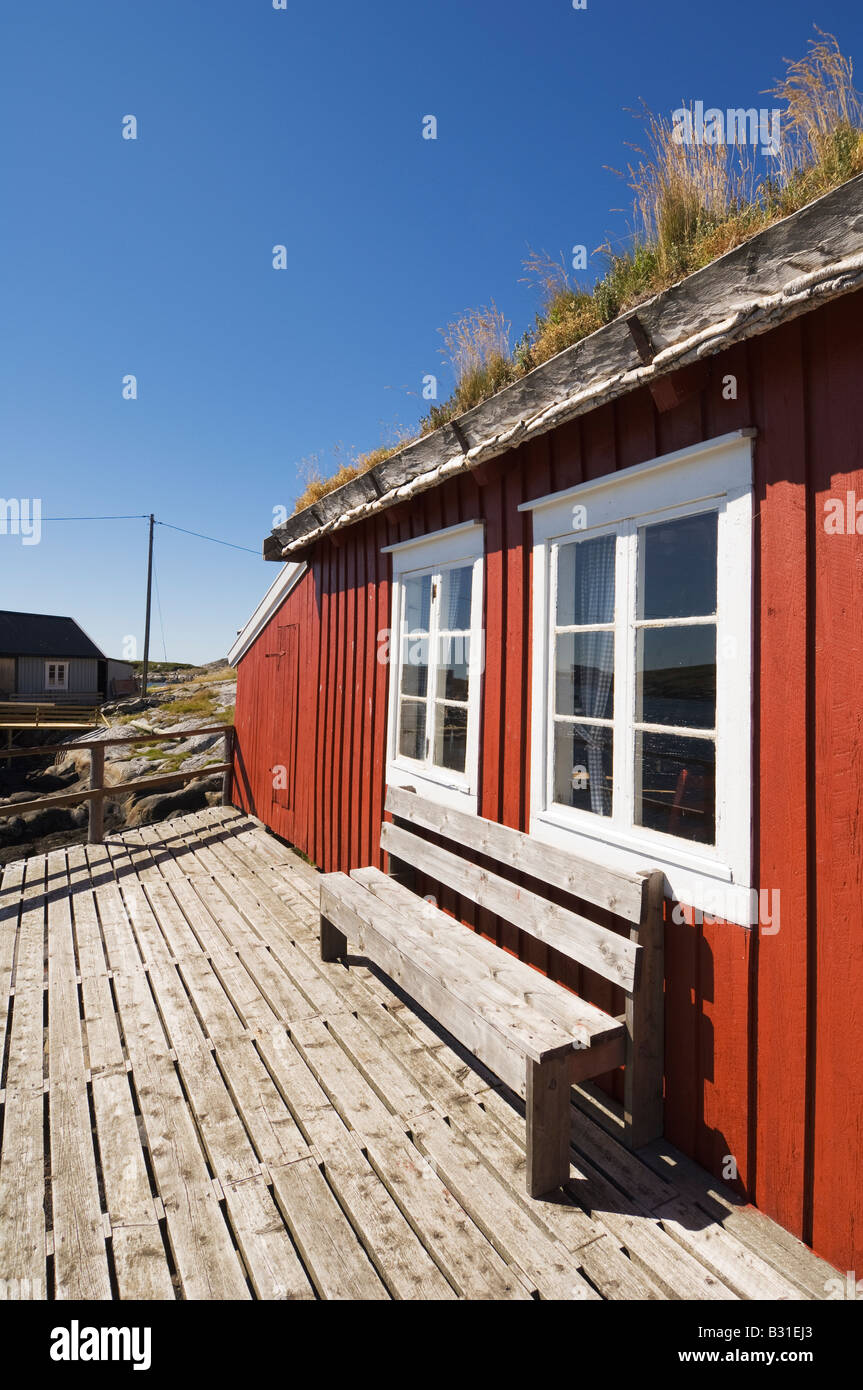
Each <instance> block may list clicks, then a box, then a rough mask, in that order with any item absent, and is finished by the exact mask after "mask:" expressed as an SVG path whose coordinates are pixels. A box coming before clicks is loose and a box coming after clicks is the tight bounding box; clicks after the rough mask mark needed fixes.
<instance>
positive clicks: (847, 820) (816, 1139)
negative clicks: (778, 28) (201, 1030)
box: [232, 179, 863, 1271]
mask: <svg viewBox="0 0 863 1390" xmlns="http://www.w3.org/2000/svg"><path fill="white" fill-rule="evenodd" d="M265 555H266V556H267V558H270V559H275V560H280V561H285V562H287V563H286V564H285V566H284V568H283V569H281V570H280V571H279V574H278V577H277V579H276V581H275V583H274V584H273V586H272V588H271V590H270V592H269V594H268V595H267V596H266V598H265V599H264V601H263V602H262V604H261V605H260V607H259V609H258V610H257V612H256V614H255V615H254V616H253V618H252V619H251V620H250V622H249V624H248V625H247V627H246V628H245V629H244V631H243V633H242V634H241V635H240V637H239V639H238V641H237V643H236V645H235V648H234V650H233V652H232V660H233V661H234V663H235V664H237V665H238V690H237V713H236V725H237V735H238V751H237V768H236V778H235V787H236V792H235V798H236V800H237V803H238V804H239V805H241V806H243V807H244V808H245V809H247V810H249V811H251V812H253V813H254V814H256V815H257V816H258V817H260V818H261V820H263V821H264V822H265V823H266V824H267V825H268V826H270V827H271V828H272V830H273V831H274V832H275V833H276V834H278V835H280V836H282V837H283V838H284V839H285V840H287V841H289V842H290V843H291V844H292V845H295V846H297V847H298V848H299V849H300V850H302V851H303V852H304V853H305V854H306V855H308V856H309V858H310V859H311V860H313V861H314V863H315V864H317V865H318V866H320V868H321V869H323V870H325V871H330V870H335V869H342V870H348V869H350V868H353V867H357V866H360V865H367V864H378V863H380V859H381V856H380V851H379V848H378V837H379V829H380V823H381V820H382V817H383V801H384V795H385V788H386V785H387V783H388V782H394V783H397V784H401V785H409V786H414V787H416V789H417V790H421V791H422V792H423V794H424V795H427V796H431V797H436V798H438V799H441V800H443V801H447V800H449V802H450V804H453V805H458V806H460V807H462V808H464V809H469V810H472V811H475V812H476V813H477V814H480V815H482V816H485V817H488V818H492V819H495V820H499V821H501V822H503V823H505V824H507V825H511V826H514V827H517V828H519V829H521V830H524V831H529V832H530V833H531V834H532V835H535V836H536V837H537V838H539V839H543V838H544V839H546V840H547V841H548V842H549V843H553V844H557V845H564V846H571V847H572V850H573V852H574V853H578V854H580V855H583V856H586V857H591V856H592V857H594V858H596V859H598V860H600V861H603V862H608V863H611V864H620V865H624V866H630V867H634V868H644V869H647V868H654V867H660V868H662V869H663V870H664V872H665V873H666V881H667V893H668V897H667V902H666V963H667V966H666V968H667V974H666V993H665V998H666V1059H665V1131H666V1135H667V1136H668V1138H669V1139H670V1140H671V1141H672V1142H673V1143H674V1144H676V1145H677V1146H678V1147H679V1148H681V1149H682V1150H683V1151H684V1152H685V1153H687V1154H689V1155H691V1156H692V1157H693V1158H695V1159H696V1160H697V1161H698V1162H700V1163H701V1164H703V1165H704V1166H705V1167H706V1168H708V1169H709V1170H711V1171H712V1172H713V1173H714V1174H716V1175H717V1176H719V1177H725V1178H726V1179H730V1180H732V1181H733V1182H734V1183H735V1184H736V1187H737V1189H738V1191H740V1192H741V1193H742V1194H745V1195H746V1196H747V1197H748V1198H749V1199H750V1200H751V1201H753V1202H754V1203H755V1204H756V1205H757V1206H759V1207H760V1208H761V1209H763V1210H764V1211H765V1212H767V1213H768V1214H769V1215H770V1216H772V1217H774V1218H775V1219H776V1220H778V1221H779V1222H781V1223H782V1224H783V1225H784V1226H786V1227H787V1228H788V1229H790V1230H791V1231H793V1232H795V1233H796V1234H797V1235H799V1236H801V1237H802V1238H803V1239H804V1240H806V1241H807V1242H808V1243H809V1244H811V1245H812V1246H813V1247H814V1248H815V1250H816V1251H817V1252H818V1253H819V1254H821V1255H823V1256H825V1257H826V1258H827V1259H828V1260H830V1261H832V1262H833V1263H834V1264H835V1265H837V1266H838V1267H839V1268H841V1269H843V1270H845V1269H848V1270H852V1269H856V1270H857V1271H863V1248H861V1247H863V1181H861V1176H863V1174H861V1136H863V1103H861V1102H863V1074H861V1066H860V1056H861V1052H863V806H861V782H863V736H861V735H863V180H861V179H857V180H854V181H852V182H851V183H849V184H846V185H845V186H844V187H843V188H841V189H839V190H837V191H836V192H834V193H832V194H829V195H828V196H827V197H825V198H823V199H821V200H819V201H818V202H816V203H814V204H812V205H811V206H810V207H808V208H806V209H804V210H803V211H802V212H800V213H798V214H796V215H795V216H793V217H791V218H788V219H786V220H785V221H784V222H781V223H779V224H777V225H776V226H774V227H772V228H770V229H768V230H767V231H765V232H763V233H761V234H760V235H759V236H758V237H756V238H754V239H753V240H752V241H750V242H749V243H748V244H746V245H744V246H743V247H740V248H738V249H737V250H736V251H733V252H731V253H729V254H728V255H726V256H724V257H722V258H721V259H720V260H719V261H717V262H715V263H714V264H713V265H711V266H709V267H707V268H706V269H705V270H703V271H701V272H699V273H698V274H696V275H693V276H691V277H689V278H688V279H687V280H685V281H683V282H681V283H680V284H679V285H677V286H675V287H674V288H673V289H671V290H669V291H667V292H665V293H663V294H661V295H659V296H658V297H657V298H655V299H653V300H651V301H650V302H649V303H647V304H644V305H642V306H640V307H639V308H638V309H637V311H636V312H635V314H632V315H629V316H626V317H624V318H623V319H619V320H617V321H616V322H614V323H612V324H610V325H609V326H608V327H606V328H604V329H602V330H600V331H599V332H598V333H595V334H594V335H592V337H591V338H588V339H586V340H585V341H584V342H582V343H579V344H578V345H576V346H575V347H572V348H569V349H566V350H565V351H564V352H562V353H560V354H559V355H558V356H557V357H556V358H554V359H552V361H550V362H548V363H546V364H545V365H544V366H542V367H540V368H538V369H537V370H536V371H534V372H533V373H531V374H530V375H529V376H528V377H526V378H525V379H524V380H522V381H520V382H519V383H517V384H516V385H514V386H511V387H508V388H507V389H506V390H504V391H502V392H500V393H499V394H498V395H497V396H495V397H494V398H493V399H492V400H490V401H487V402H485V403H484V404H483V405H480V406H478V407H476V408H475V409H474V410H472V411H471V412H469V413H468V414H467V415H465V416H463V417H462V418H461V419H460V420H459V421H458V422H457V423H456V424H455V425H451V426H444V427H443V428H442V429H440V430H438V431H437V432H436V433H435V434H433V435H430V436H428V437H427V438H425V439H423V440H421V441H419V442H418V443H416V444H414V445H411V446H409V447H408V448H406V449H405V450H403V451H402V452H401V453H400V454H398V455H396V456H394V457H393V458H392V459H390V460H387V461H386V462H385V463H383V464H380V465H378V466H377V467H376V468H375V469H373V470H372V472H371V473H370V474H366V475H364V476H362V477H360V478H358V479H356V480H354V481H353V482H351V483H349V484H347V485H346V486H345V487H342V488H340V489H339V490H338V491H337V492H334V493H332V494H330V495H329V496H328V497H325V498H323V499H322V500H321V501H320V502H319V503H316V504H315V505H314V506H312V507H309V508H307V509H306V510H305V511H303V512H300V513H299V514H297V515H295V516H294V517H292V518H291V519H290V520H289V521H288V522H287V523H286V525H285V526H283V527H281V528H279V530H278V531H277V532H276V533H274V534H273V535H272V536H271V537H269V538H268V540H267V542H266V543H265ZM274 769H275V771H274ZM441 899H442V902H443V905H444V906H446V907H448V908H449V909H451V910H453V911H456V912H460V914H461V915H462V917H463V920H465V921H469V922H471V923H472V924H473V925H474V926H475V927H476V928H477V929H478V930H482V931H483V932H485V933H486V934H488V935H491V936H496V937H497V939H498V940H499V941H500V943H501V944H502V945H504V946H505V947H507V948H508V949H511V950H513V951H516V952H520V953H522V954H524V957H525V958H526V959H528V960H530V962H531V963H532V964H534V965H536V966H537V967H538V968H539V969H542V970H547V971H549V972H551V973H553V974H557V975H558V978H560V975H559V971H560V969H561V963H560V962H559V961H556V960H555V959H552V958H550V957H549V955H548V953H547V952H544V951H543V950H541V948H539V947H538V946H537V945H536V943H532V944H531V943H529V942H528V943H527V945H526V946H525V944H524V943H522V942H521V941H520V940H519V934H518V933H517V932H513V931H512V930H511V929H509V928H506V927H503V926H501V925H500V924H499V923H496V922H495V921H494V920H493V919H489V918H488V917H487V916H483V915H481V914H479V913H478V914H477V915H476V917H472V916H471V914H470V912H469V911H468V910H467V905H462V904H460V903H459V902H458V900H457V899H456V898H455V896H454V894H453V893H452V892H447V890H445V889H444V890H441ZM463 909H464V910H463ZM565 982H566V983H570V984H572V985H573V987H579V988H581V989H583V990H584V992H585V993H587V994H588V997H591V998H592V999H593V1000H594V1002H596V1003H598V1004H600V1005H602V1006H604V1007H606V1008H608V1007H612V1006H613V1004H614V1000H613V998H612V995H611V986H610V985H608V984H605V983H603V982H602V981H599V980H596V979H591V980H590V981H586V980H585V979H584V978H566V979H565ZM612 1011H614V1010H613V1007H612ZM607 1085H608V1088H609V1089H611V1090H612V1091H614V1090H615V1087H616V1086H617V1085H618V1081H617V1080H616V1079H615V1078H614V1077H610V1078H608V1079H607ZM735 1174H736V1178H735V1176H734V1175H735Z"/></svg>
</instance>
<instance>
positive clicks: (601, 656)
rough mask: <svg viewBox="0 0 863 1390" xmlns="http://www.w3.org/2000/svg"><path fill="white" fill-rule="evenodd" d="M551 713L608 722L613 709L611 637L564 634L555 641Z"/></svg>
mask: <svg viewBox="0 0 863 1390" xmlns="http://www.w3.org/2000/svg"><path fill="white" fill-rule="evenodd" d="M554 707H555V711H556V712H557V713H558V714H586V715H588V716H589V717H590V718H591V719H610V718H611V714H612V710H613V708H614V633H613V632H564V633H561V635H560V636H559V637H558V638H557V660H556V669H555V706H554Z"/></svg>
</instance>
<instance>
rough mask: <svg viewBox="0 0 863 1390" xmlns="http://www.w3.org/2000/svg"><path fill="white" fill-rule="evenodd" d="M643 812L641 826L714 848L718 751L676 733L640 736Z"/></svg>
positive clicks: (638, 765) (637, 763) (638, 757)
mask: <svg viewBox="0 0 863 1390" xmlns="http://www.w3.org/2000/svg"><path fill="white" fill-rule="evenodd" d="M635 767H636V782H637V781H638V778H639V771H640V777H641V798H640V800H641V808H640V813H639V807H638V798H637V799H636V816H635V823H636V825H643V826H646V827H647V828H648V829H649V830H661V831H662V832H663V834H665V835H679V836H680V837H681V839H684V840H697V841H698V842H699V843H700V844H704V845H712V844H713V843H714V841H715V838H716V826H715V820H716V812H715V803H716V750H715V746H714V744H713V743H712V742H710V740H708V739H702V738H678V737H676V736H675V735H673V734H641V733H637V734H636V736H635Z"/></svg>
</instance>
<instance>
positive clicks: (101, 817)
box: [0, 724, 234, 845]
mask: <svg viewBox="0 0 863 1390" xmlns="http://www.w3.org/2000/svg"><path fill="white" fill-rule="evenodd" d="M200 734H222V735H223V737H224V740H225V761H224V762H223V763H215V764H211V765H210V766H209V767H197V768H193V769H191V770H189V771H188V772H162V773H158V774H157V775H156V776H155V777H139V778H138V779H137V781H134V782H118V783H117V784H116V785H115V786H111V787H106V786H105V749H106V748H108V747H111V746H112V745H117V744H125V743H146V744H153V743H161V742H162V741H163V740H166V739H175V740H177V739H178V740H180V741H181V742H182V741H184V740H185V739H188V738H197V737H198V736H199V735H200ZM78 748H88V749H89V750H90V786H89V787H88V788H87V790H86V791H78V792H58V793H53V792H51V793H48V794H46V795H45V796H40V797H38V798H37V799H36V800H35V801H16V802H15V803H14V804H13V805H12V806H8V807H0V818H2V819H8V818H9V817H11V816H23V815H26V814H27V813H28V812H30V811H44V810H45V809H46V808H49V807H51V806H57V807H69V806H80V805H81V804H82V803H83V802H85V801H87V802H89V834H88V839H89V842H90V844H91V845H98V844H101V843H102V839H103V837H104V830H105V797H106V795H108V794H109V793H111V792H115V793H117V794H121V795H125V793H126V792H139V791H149V790H151V789H155V788H158V787H167V786H170V785H171V783H173V782H180V783H185V782H196V781H199V780H200V779H201V778H202V777H214V776H217V775H218V774H219V773H221V774H222V805H223V806H230V805H231V797H232V793H233V786H234V776H233V774H234V726H233V724H210V725H208V726H207V727H206V728H203V729H185V730H183V732H182V733H170V734H167V733H162V732H161V731H159V732H158V733H152V734H131V735H129V736H128V737H126V738H103V739H80V740H78V739H76V741H75V742H74V743H60V744H56V745H52V746H50V747H41V748H40V747H35V748H4V749H2V750H0V759H6V758H39V757H42V756H43V754H48V753H55V754H56V753H73V752H74V751H75V750H76V749H78Z"/></svg>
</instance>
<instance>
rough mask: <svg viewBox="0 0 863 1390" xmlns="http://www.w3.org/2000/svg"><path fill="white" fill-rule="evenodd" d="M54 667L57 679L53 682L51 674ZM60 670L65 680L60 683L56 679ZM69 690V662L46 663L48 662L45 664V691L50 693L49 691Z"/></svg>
mask: <svg viewBox="0 0 863 1390" xmlns="http://www.w3.org/2000/svg"><path fill="white" fill-rule="evenodd" d="M52 666H53V668H54V672H55V678H54V680H53V681H52V680H51V679H50V672H51V667H52ZM59 669H62V671H63V679H62V681H58V680H57V679H56V672H57V671H58V670H59ZM68 689H69V663H68V661H46V662H45V690H46V691H49V690H68Z"/></svg>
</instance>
